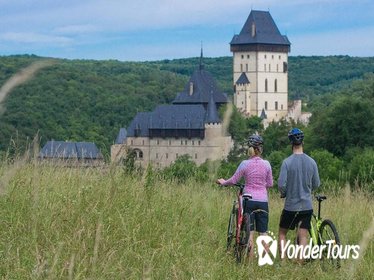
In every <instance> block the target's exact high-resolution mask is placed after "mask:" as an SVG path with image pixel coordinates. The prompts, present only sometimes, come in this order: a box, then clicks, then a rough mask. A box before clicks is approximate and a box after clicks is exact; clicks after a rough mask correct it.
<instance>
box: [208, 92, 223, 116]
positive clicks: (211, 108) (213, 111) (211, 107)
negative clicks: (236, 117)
mask: <svg viewBox="0 0 374 280" xmlns="http://www.w3.org/2000/svg"><path fill="white" fill-rule="evenodd" d="M220 122H221V120H220V119H219V116H218V111H217V107H216V103H215V102H214V99H213V94H211V95H210V100H209V103H208V107H207V109H206V115H205V123H220Z"/></svg>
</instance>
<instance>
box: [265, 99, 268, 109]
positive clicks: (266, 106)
mask: <svg viewBox="0 0 374 280" xmlns="http://www.w3.org/2000/svg"><path fill="white" fill-rule="evenodd" d="M267 109H268V102H267V101H265V110H267Z"/></svg>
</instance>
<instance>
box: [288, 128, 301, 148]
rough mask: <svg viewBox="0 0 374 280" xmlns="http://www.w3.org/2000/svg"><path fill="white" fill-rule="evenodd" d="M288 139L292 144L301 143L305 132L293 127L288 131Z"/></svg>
mask: <svg viewBox="0 0 374 280" xmlns="http://www.w3.org/2000/svg"><path fill="white" fill-rule="evenodd" d="M288 139H290V142H291V144H292V145H301V144H302V143H303V140H304V132H302V131H301V130H300V129H298V128H293V129H291V130H290V131H289V132H288Z"/></svg>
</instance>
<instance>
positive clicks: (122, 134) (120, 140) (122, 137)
mask: <svg viewBox="0 0 374 280" xmlns="http://www.w3.org/2000/svg"><path fill="white" fill-rule="evenodd" d="M126 137H127V130H126V128H121V129H120V130H119V133H118V135H117V139H116V142H115V143H116V144H123V143H125V141H126Z"/></svg>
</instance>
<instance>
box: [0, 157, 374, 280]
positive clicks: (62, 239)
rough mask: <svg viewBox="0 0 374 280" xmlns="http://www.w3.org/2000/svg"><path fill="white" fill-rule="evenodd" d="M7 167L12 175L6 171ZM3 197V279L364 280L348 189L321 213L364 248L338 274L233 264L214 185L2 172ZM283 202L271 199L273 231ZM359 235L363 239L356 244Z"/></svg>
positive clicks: (365, 265)
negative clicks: (227, 246)
mask: <svg viewBox="0 0 374 280" xmlns="http://www.w3.org/2000/svg"><path fill="white" fill-rule="evenodd" d="M13 168H15V169H14V171H13V172H11V171H12V170H13ZM6 174H12V177H11V178H7V181H6V184H5V186H4V187H5V189H4V190H3V194H2V195H1V196H0V229H1V233H0V276H1V278H3V279H59V278H67V279H87V278H89V279H248V278H251V279H292V278H293V279H312V278H313V279H314V278H320V279H341V278H343V279H347V277H351V278H355V279H370V278H371V277H373V275H374V273H373V268H372V262H373V261H374V252H373V249H374V242H373V233H372V232H370V231H369V232H368V229H369V228H370V225H371V224H372V222H373V219H374V213H373V212H374V206H373V205H372V199H370V197H368V196H367V195H365V194H364V193H363V192H354V193H351V192H350V191H349V189H347V190H346V191H345V192H342V193H340V194H337V195H333V196H329V197H328V200H327V201H325V202H324V203H323V207H322V211H323V212H322V215H323V216H324V217H329V218H330V219H332V220H333V221H334V222H335V224H336V226H337V228H338V230H339V233H340V235H341V239H342V242H343V244H359V243H360V242H362V241H365V243H362V244H366V245H365V247H366V250H365V251H364V252H362V259H360V260H356V261H353V260H348V261H344V262H343V265H342V268H341V269H340V270H339V271H335V270H329V271H324V270H322V268H321V266H320V263H319V261H314V262H312V263H308V264H306V265H304V266H299V265H296V264H294V263H293V262H291V261H290V262H286V263H285V264H282V265H280V264H279V263H278V262H276V264H275V265H274V266H265V267H258V266H257V263H256V262H252V263H249V264H247V265H237V264H236V263H235V261H234V258H233V256H232V255H231V254H230V253H227V252H226V251H225V238H226V228H227V219H228V214H229V211H230V208H231V205H232V201H233V199H234V198H235V192H234V191H233V190H230V189H222V188H219V187H216V186H214V185H212V184H211V182H206V183H196V182H194V181H188V182H184V183H172V182H166V181H161V180H158V179H157V177H156V176H155V177H154V178H153V180H152V181H151V182H152V183H151V184H150V183H149V182H150V181H149V178H148V179H147V178H145V177H144V178H137V177H136V176H129V175H127V174H126V173H125V172H123V170H122V169H120V168H107V169H104V168H102V169H99V168H97V169H94V168H92V169H91V168H74V169H73V168H66V167H58V166H38V165H33V164H24V165H22V166H20V167H19V166H18V167H16V166H14V165H5V164H3V165H2V167H0V175H1V178H3V177H4V176H5V175H6ZM282 207H283V201H282V200H281V199H280V198H279V195H278V194H276V193H273V192H272V193H270V225H269V227H270V230H272V231H274V232H277V228H278V222H279V216H280V213H281V210H282ZM364 233H365V237H364V238H363V236H364Z"/></svg>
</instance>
